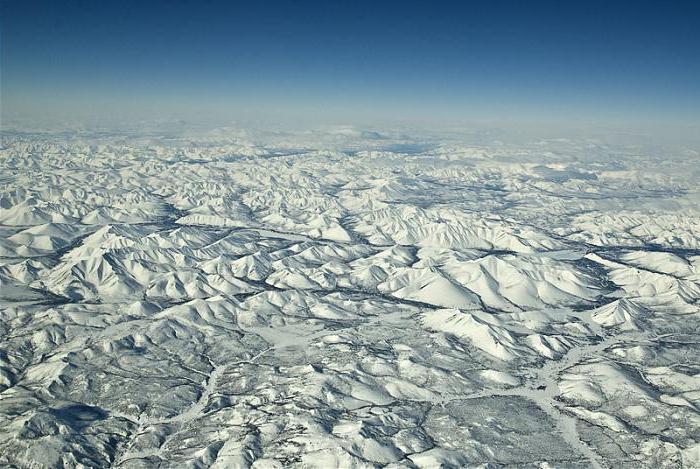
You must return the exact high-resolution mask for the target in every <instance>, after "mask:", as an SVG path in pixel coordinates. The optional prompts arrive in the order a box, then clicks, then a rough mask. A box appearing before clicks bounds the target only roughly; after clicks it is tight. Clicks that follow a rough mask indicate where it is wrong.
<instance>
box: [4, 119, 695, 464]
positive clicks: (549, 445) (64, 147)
mask: <svg viewBox="0 0 700 469" xmlns="http://www.w3.org/2000/svg"><path fill="white" fill-rule="evenodd" d="M699 161H700V154H699V153H698V152H697V149H687V148H686V149H684V148H680V147H679V148H676V147H673V148H668V149H666V148H657V147H651V146H643V145H638V146H631V145H623V144H614V145H613V144H606V143H602V142H600V141H593V140H585V139H579V140H541V141H535V142H530V143H521V144H517V145H516V144H506V143H502V142H499V141H495V140H494V139H491V140H489V139H484V140H483V142H481V143H477V144H475V143H473V142H471V143H465V142H463V141H460V140H459V139H457V138H452V137H451V138H439V137H436V136H434V135H428V134H425V135H421V136H413V137H410V136H406V135H404V134H402V133H400V132H385V133H382V132H376V131H360V130H356V129H353V128H335V129H326V130H324V131H314V132H300V133H284V132H277V133H273V132H242V131H235V130H232V129H222V130H219V131H217V132H210V133H206V134H197V135H190V136H188V135H187V134H182V135H179V136H168V137H158V136H153V135H151V136H148V134H147V133H146V132H144V135H141V136H138V137H136V136H133V135H124V134H117V133H114V134H110V133H94V132H93V133H91V132H73V133H60V134H55V133H28V132H7V133H6V134H5V135H4V136H3V143H2V148H1V149H0V181H1V183H2V184H1V185H0V293H1V294H0V307H1V309H0V466H3V467H6V466H7V467H18V468H24V467H32V468H33V467H46V468H57V467H71V468H72V467H110V466H111V467H120V468H143V467H173V468H182V467H197V468H203V467H212V468H224V467H236V468H237V467H254V468H276V467H280V468H281V467H317V468H332V467H340V468H354V467H358V468H360V467H361V468H364V467H419V468H437V467H474V466H485V465H489V464H490V465H489V466H488V467H542V468H545V467H572V468H576V467H580V468H583V467H601V468H620V467H649V468H661V467H670V468H676V467H688V468H692V467H700V346H699V345H698V336H699V334H700V301H699V300H700V164H699Z"/></svg>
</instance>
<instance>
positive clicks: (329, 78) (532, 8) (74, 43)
mask: <svg viewBox="0 0 700 469" xmlns="http://www.w3.org/2000/svg"><path fill="white" fill-rule="evenodd" d="M0 64H1V66H2V111H3V114H4V116H6V117H7V116H14V115H21V116H29V117H32V116H36V117H39V116H52V115H56V116H67V117H74V116H87V117H91V116H103V117H104V116H116V115H123V116H129V117H144V118H152V117H159V118H160V117H179V118H187V117H192V118H198V117H199V116H207V115H209V116H217V117H223V118H237V119H240V118H245V117H250V118H260V119H271V120H274V119H275V118H295V117H299V118H302V117H304V118H314V117H317V118H318V119H319V120H324V119H326V120H337V121H342V120H355V121H362V120H368V121H369V120H372V119H410V118H420V119H423V120H431V119H434V120H435V121H439V120H445V119H452V118H454V119H474V118H485V119H494V118H495V119H499V118H501V119H502V118H512V117H517V118H525V119H540V118H544V119H546V118H552V119H563V118H567V119H589V120H596V119H612V120H650V121H653V120H658V121H668V122H684V121H698V119H699V118H700V2H697V1H685V2H681V1H673V0H668V1H661V0H660V1H654V2H649V1H644V0H636V1H615V0H609V1H598V0H594V1H566V0H560V1H556V2H554V1H552V2H550V1H535V0H533V1H499V0H484V1H481V2H473V1H462V2H440V1H433V2H428V1H423V2H418V1H402V2H393V1H387V2H381V1H378V0H377V1H374V2H369V1H360V0H355V1H332V0H328V1H301V0H296V1H226V2H224V1H221V2H219V1H206V0H200V1H179V0H171V1H154V0H141V1H129V0H119V1H108V0H100V1H94V0H93V1H82V0H64V1H61V0H53V1H45V2H44V1H34V0H5V1H3V2H2V56H1V62H0Z"/></svg>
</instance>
